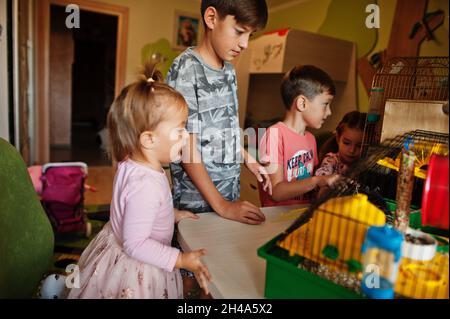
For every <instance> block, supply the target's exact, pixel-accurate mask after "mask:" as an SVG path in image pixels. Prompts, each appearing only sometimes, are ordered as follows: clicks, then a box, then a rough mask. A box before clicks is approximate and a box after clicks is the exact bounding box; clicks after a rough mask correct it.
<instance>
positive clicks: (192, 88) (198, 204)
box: [167, 48, 241, 213]
mask: <svg viewBox="0 0 450 319" xmlns="http://www.w3.org/2000/svg"><path fill="white" fill-rule="evenodd" d="M192 49H193V48H188V49H187V50H186V51H184V52H183V53H182V54H181V55H180V56H178V57H177V58H176V59H175V61H174V62H173V64H172V66H171V68H170V70H169V73H168V74H167V83H168V84H169V85H170V86H172V87H174V88H175V89H176V90H178V91H179V92H181V94H183V96H184V98H185V99H186V101H187V104H188V107H189V116H188V121H187V124H186V129H187V131H188V132H189V133H194V134H197V137H198V138H197V150H198V151H199V153H200V154H201V158H202V161H203V163H204V165H205V167H206V170H207V171H208V174H209V177H210V178H211V180H212V182H213V183H214V185H215V186H216V188H217V190H218V191H219V192H220V193H221V194H222V196H223V197H224V198H225V199H226V200H229V201H234V200H236V199H238V198H239V196H240V194H239V193H240V184H239V176H240V163H241V150H240V146H241V143H240V130H239V119H238V100H237V83H236V73H235V71H234V68H233V65H232V64H231V63H228V62H224V66H223V68H222V69H216V68H212V67H210V66H208V65H207V64H205V63H204V62H203V60H202V58H201V57H200V56H199V55H198V54H197V53H196V52H194V51H193V50H192ZM170 170H171V173H172V181H173V192H174V194H173V200H174V206H175V207H176V208H178V209H187V210H190V211H192V212H194V213H200V212H206V211H212V208H211V207H210V205H209V204H208V203H207V202H206V201H205V199H204V198H203V196H202V195H201V194H200V192H199V191H198V189H197V188H196V187H195V186H194V184H193V183H192V180H191V179H190V178H189V176H188V175H187V173H186V172H185V171H184V169H183V167H182V166H181V165H180V164H179V163H172V164H171V165H170Z"/></svg>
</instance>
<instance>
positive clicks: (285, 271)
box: [257, 200, 448, 299]
mask: <svg viewBox="0 0 450 319" xmlns="http://www.w3.org/2000/svg"><path fill="white" fill-rule="evenodd" d="M386 202H387V204H388V208H389V210H391V211H395V209H396V205H395V202H393V201H390V200H386ZM411 209H412V210H415V211H413V212H412V213H411V215H410V223H409V224H410V227H411V228H414V229H420V230H422V231H424V232H427V233H431V234H437V235H440V234H441V233H442V231H441V230H438V229H435V228H431V227H422V222H421V220H422V218H421V214H420V211H419V210H417V208H415V207H411ZM280 237H281V235H278V236H276V237H275V238H273V239H272V240H270V241H269V242H267V243H266V244H264V245H263V246H261V247H260V248H258V250H257V253H258V256H260V257H262V258H264V259H265V260H266V285H265V290H264V296H265V297H266V298H273V299H277V298H284V299H294V298H304V299H344V298H345V299H360V298H364V297H363V296H362V295H360V294H357V293H356V292H354V291H351V290H349V289H347V288H344V287H342V286H340V285H338V284H335V283H333V282H331V281H330V280H327V279H325V278H322V277H320V276H318V275H316V274H313V273H311V272H309V271H307V270H304V269H301V268H298V264H299V263H300V262H302V260H303V259H304V258H303V257H300V256H289V253H288V252H287V251H286V250H285V249H282V248H280V247H278V246H277V245H276V242H277V241H278V239H279V238H280ZM447 237H448V231H447ZM447 251H448V246H447Z"/></svg>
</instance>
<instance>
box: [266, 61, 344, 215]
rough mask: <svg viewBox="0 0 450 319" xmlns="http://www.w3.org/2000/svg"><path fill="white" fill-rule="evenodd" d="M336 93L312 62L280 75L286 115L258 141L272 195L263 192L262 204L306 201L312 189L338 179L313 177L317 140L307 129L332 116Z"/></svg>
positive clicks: (289, 203) (330, 81)
mask: <svg viewBox="0 0 450 319" xmlns="http://www.w3.org/2000/svg"><path fill="white" fill-rule="evenodd" d="M335 92H336V90H335V87H334V83H333V80H332V79H331V78H330V76H329V75H328V74H327V73H325V72H324V71H322V70H321V69H319V68H317V67H314V66H312V65H305V66H297V67H294V68H293V69H292V70H291V71H289V72H288V73H287V74H286V75H285V77H284V78H283V81H282V83H281V95H282V98H283V102H284V105H285V107H286V109H287V111H286V116H285V118H284V120H283V121H282V122H278V123H277V124H275V125H272V126H271V127H269V128H268V129H267V131H266V133H265V134H264V136H263V137H262V139H261V142H260V149H259V152H260V162H261V163H264V164H265V165H266V167H267V170H268V173H269V174H270V179H271V182H272V196H270V195H269V194H268V193H266V192H262V198H261V202H262V206H281V205H295V204H305V203H309V200H310V198H311V194H312V191H314V190H315V189H316V188H318V187H321V186H331V185H332V184H333V183H334V182H335V181H336V180H337V178H338V175H331V176H314V167H315V166H317V165H318V155H317V145H316V139H315V138H314V136H313V135H312V134H311V133H309V132H307V131H306V128H307V127H311V128H316V129H318V128H320V127H321V126H322V124H323V122H324V121H325V119H326V118H327V117H328V116H330V115H331V110H330V103H331V101H332V100H333V97H334V95H335Z"/></svg>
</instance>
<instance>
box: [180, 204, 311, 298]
mask: <svg viewBox="0 0 450 319" xmlns="http://www.w3.org/2000/svg"><path fill="white" fill-rule="evenodd" d="M300 207H306V206H285V207H268V208H262V211H263V213H264V214H265V216H266V221H265V223H263V224H261V225H256V226H255V225H247V224H242V223H239V222H236V221H231V220H227V219H224V218H222V217H220V216H219V215H217V214H216V213H204V214H198V216H199V217H200V219H198V220H193V219H184V220H182V221H180V223H179V225H178V230H179V233H178V241H179V243H180V245H181V247H182V248H183V250H185V251H191V250H196V249H200V248H205V249H206V250H207V252H206V255H205V256H204V257H203V261H204V262H205V264H206V265H207V266H208V268H209V271H210V272H211V276H212V278H213V279H212V282H211V283H210V286H209V290H210V292H211V295H212V296H213V297H214V298H215V299H222V298H223V299H233V298H236V299H244V298H251V299H260V298H264V285H265V273H266V261H265V260H264V259H262V258H261V257H258V255H257V253H256V250H257V249H258V248H259V247H261V246H262V245H264V244H265V243H266V242H268V241H269V240H270V239H272V238H273V237H275V236H276V235H278V234H279V233H281V232H283V231H284V230H285V229H286V228H287V227H289V226H290V225H291V224H292V223H293V222H294V220H295V219H296V218H297V217H298V215H299V213H296V214H293V213H290V211H291V210H293V209H296V208H300Z"/></svg>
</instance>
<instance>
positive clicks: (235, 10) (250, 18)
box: [201, 0, 268, 30]
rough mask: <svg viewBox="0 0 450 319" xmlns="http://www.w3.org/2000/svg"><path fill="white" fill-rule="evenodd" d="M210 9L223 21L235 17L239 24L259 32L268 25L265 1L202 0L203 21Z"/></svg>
mask: <svg viewBox="0 0 450 319" xmlns="http://www.w3.org/2000/svg"><path fill="white" fill-rule="evenodd" d="M208 7H214V8H215V9H216V10H217V12H218V13H219V16H220V18H221V19H224V18H225V17H226V16H227V15H231V16H234V18H235V19H236V21H237V23H239V24H242V25H244V26H250V27H252V28H255V29H257V30H261V29H264V27H265V26H266V23H267V17H268V13H267V4H266V1H265V0H202V5H201V14H202V19H203V17H204V15H205V11H206V9H207V8H208Z"/></svg>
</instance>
